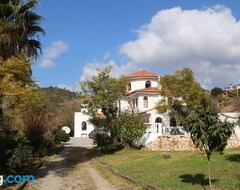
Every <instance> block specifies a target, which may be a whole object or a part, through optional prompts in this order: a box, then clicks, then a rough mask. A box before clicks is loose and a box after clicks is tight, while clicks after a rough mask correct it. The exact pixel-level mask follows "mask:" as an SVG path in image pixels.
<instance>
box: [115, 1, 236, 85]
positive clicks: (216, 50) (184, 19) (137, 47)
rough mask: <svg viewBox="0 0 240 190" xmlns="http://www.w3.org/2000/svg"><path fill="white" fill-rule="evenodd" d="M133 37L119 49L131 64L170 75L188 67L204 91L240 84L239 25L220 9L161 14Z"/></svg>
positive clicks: (226, 9)
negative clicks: (145, 65) (216, 86)
mask: <svg viewBox="0 0 240 190" xmlns="http://www.w3.org/2000/svg"><path fill="white" fill-rule="evenodd" d="M137 34H138V38H137V39H136V40H133V41H129V42H126V43H125V44H123V45H121V46H120V53H121V54H123V55H126V56H127V57H128V58H129V59H130V60H131V61H132V62H133V63H136V64H140V63H148V64H150V65H153V66H158V67H159V68H163V69H165V70H172V71H174V70H176V69H182V68H183V67H190V68H192V69H193V71H194V72H195V73H196V75H197V78H198V79H199V80H200V82H201V84H202V85H203V86H205V87H212V86H215V85H225V84H228V83H232V82H233V81H234V80H235V81H234V82H237V79H238V80H240V78H237V77H238V76H239V73H240V66H238V65H239V63H240V22H239V21H237V20H236V19H235V17H234V16H233V15H232V13H231V10H230V9H228V8H226V7H224V6H221V5H216V6H215V7H213V8H207V9H204V10H182V9H181V8H179V7H176V8H172V9H166V10H162V11H159V12H158V13H157V14H156V15H155V16H154V17H153V18H152V20H151V22H150V23H149V24H147V25H144V26H142V27H141V28H140V29H139V30H137ZM238 82H239V81H238ZM223 83H224V84H223Z"/></svg>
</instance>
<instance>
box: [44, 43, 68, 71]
mask: <svg viewBox="0 0 240 190" xmlns="http://www.w3.org/2000/svg"><path fill="white" fill-rule="evenodd" d="M67 50H68V44H67V43H66V42H63V41H61V40H58V41H55V42H52V44H51V46H50V47H48V48H45V49H43V59H42V60H41V62H40V67H45V68H50V67H54V66H56V64H55V63H54V60H55V59H56V58H57V57H59V56H60V55H61V54H62V53H64V52H66V51H67Z"/></svg>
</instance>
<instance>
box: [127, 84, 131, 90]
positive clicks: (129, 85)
mask: <svg viewBox="0 0 240 190" xmlns="http://www.w3.org/2000/svg"><path fill="white" fill-rule="evenodd" d="M127 89H128V90H129V91H131V89H132V88H131V83H130V82H129V83H128V88H127Z"/></svg>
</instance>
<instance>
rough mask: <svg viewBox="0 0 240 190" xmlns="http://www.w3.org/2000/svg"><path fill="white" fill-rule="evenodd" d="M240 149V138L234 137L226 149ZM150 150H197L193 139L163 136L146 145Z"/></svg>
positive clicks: (182, 136)
mask: <svg viewBox="0 0 240 190" xmlns="http://www.w3.org/2000/svg"><path fill="white" fill-rule="evenodd" d="M236 147H240V138H239V137H237V136H236V135H233V136H232V137H231V138H230V139H229V140H228V145H227V147H226V148H236ZM146 148H147V149H148V150H153V151H157V150H196V148H195V146H194V144H193V142H192V140H191V138H190V137H189V136H184V135H177V136H170V135H169V136H161V137H159V138H157V139H156V140H154V141H153V142H151V143H149V144H148V145H146Z"/></svg>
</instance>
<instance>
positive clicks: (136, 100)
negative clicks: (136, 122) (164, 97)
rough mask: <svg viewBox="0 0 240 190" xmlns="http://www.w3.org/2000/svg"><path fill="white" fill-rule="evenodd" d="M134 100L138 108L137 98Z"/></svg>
mask: <svg viewBox="0 0 240 190" xmlns="http://www.w3.org/2000/svg"><path fill="white" fill-rule="evenodd" d="M135 102H136V108H138V98H136V99H135Z"/></svg>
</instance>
